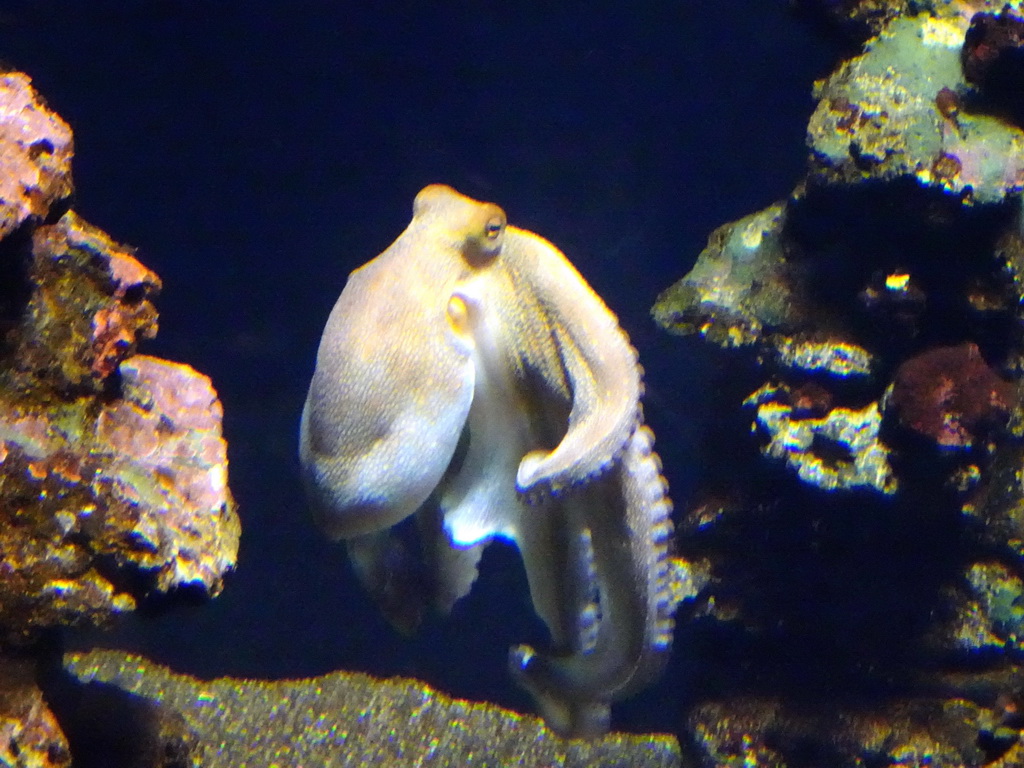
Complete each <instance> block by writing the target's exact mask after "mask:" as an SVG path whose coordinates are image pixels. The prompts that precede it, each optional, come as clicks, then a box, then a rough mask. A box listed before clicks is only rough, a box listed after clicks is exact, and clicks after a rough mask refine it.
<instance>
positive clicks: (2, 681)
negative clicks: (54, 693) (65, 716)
mask: <svg viewBox="0 0 1024 768" xmlns="http://www.w3.org/2000/svg"><path fill="white" fill-rule="evenodd" d="M34 668H35V665H34V664H33V663H32V662H31V661H29V660H26V659H16V658H11V657H7V656H0V765H3V766H12V767H14V766H16V767H17V768H66V766H69V765H71V753H70V752H69V751H68V743H67V739H65V738H64V734H63V733H62V732H61V729H60V727H59V726H58V725H57V721H56V719H55V718H54V716H53V713H52V712H51V711H50V709H49V708H48V707H47V706H46V703H45V702H44V701H43V696H42V694H41V693H40V692H39V689H38V688H37V687H36V685H35V680H34Z"/></svg>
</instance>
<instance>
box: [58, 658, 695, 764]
mask: <svg viewBox="0 0 1024 768" xmlns="http://www.w3.org/2000/svg"><path fill="white" fill-rule="evenodd" d="M66 665H67V668H68V669H69V670H70V671H71V673H72V674H73V675H74V676H75V677H76V678H78V679H79V680H80V681H81V682H82V683H86V684H90V683H91V684H93V685H98V684H99V683H104V684H106V685H105V686H104V688H105V689H106V690H107V691H110V690H112V689H113V690H119V691H122V692H124V693H123V696H122V697H121V699H120V702H119V701H118V699H117V697H111V698H109V699H108V702H109V704H108V707H109V711H111V712H116V711H118V710H120V709H123V708H125V707H126V706H128V707H131V708H133V709H137V708H138V706H139V705H138V704H137V703H132V702H131V700H132V698H133V697H134V698H135V699H136V702H137V700H138V699H139V698H141V699H143V700H144V701H145V702H148V703H149V704H150V705H152V706H154V707H156V708H159V709H160V710H163V711H164V712H168V711H169V712H171V713H179V714H180V716H181V717H182V718H183V719H184V721H185V724H186V729H187V731H188V732H191V733H193V734H195V736H196V739H197V742H196V743H195V746H194V747H193V748H191V749H189V750H187V751H185V750H182V748H181V744H182V738H181V737H180V736H179V735H175V736H173V741H172V746H173V748H174V749H176V750H178V751H179V753H184V754H187V759H186V758H184V757H183V759H182V760H181V761H180V763H177V765H183V766H184V765H195V766H199V765H202V766H204V768H219V767H220V766H223V768H237V766H241V765H246V766H250V768H260V767H261V766H266V768H271V767H272V766H301V765H310V766H312V765H316V766H324V767H325V768H329V767H330V766H354V765H387V766H393V767H394V768H403V767H404V766H424V765H431V766H438V767H439V768H444V767H445V766H453V767H454V766H458V767H459V768H471V767H474V766H480V767H481V768H482V767H483V766H504V765H523V766H554V765H558V766H564V768H600V766H621V767H622V768H625V766H629V767H630V768H674V767H675V766H679V765H680V754H679V746H678V744H677V743H676V741H675V739H674V738H672V737H671V736H657V735H651V736H638V735H632V734H622V733H612V734H609V735H607V736H605V737H603V738H601V739H597V740H587V741H583V740H573V741H566V740H563V739H560V738H558V737H557V736H555V735H554V734H552V733H551V732H550V731H549V730H547V728H545V727H544V724H543V722H542V721H541V720H540V719H538V718H534V717H529V716H525V715H519V714H516V713H515V712H510V711H508V710H503V709H501V708H499V707H496V706H494V705H492V704H474V703H471V702H468V701H461V700H457V699H450V698H448V697H446V696H444V695H443V694H441V693H439V692H437V691H435V690H433V689H432V688H430V687H428V686H426V685H424V684H422V683H419V682H416V681H414V680H403V679H400V678H394V679H391V680H376V679H374V678H371V677H368V676H367V675H363V674H358V673H348V672H335V673H332V674H329V675H324V676H323V677H318V678H313V679H308V680H282V681H277V682H270V681H259V680H234V679H229V678H221V679H217V680H195V679H193V678H189V677H185V676H183V675H175V674H172V673H171V672H169V671H168V670H167V669H164V668H161V667H159V666H156V665H153V664H150V663H148V662H146V661H145V660H144V659H141V658H139V657H137V656H125V655H123V654H120V653H117V652H112V651H110V652H108V651H94V652H92V653H89V654H84V655H79V654H74V655H71V656H70V657H68V658H67V659H66ZM89 696H90V691H89V689H88V688H87V689H86V691H85V697H86V699H87V698H88V697H89ZM79 707H80V708H83V709H88V707H89V702H88V701H84V702H82V703H80V704H79ZM157 721H158V719H157ZM150 722H152V720H151V721H150ZM139 725H140V726H142V727H147V726H146V723H144V722H139ZM102 728H105V729H107V730H106V731H103V730H100V731H97V732H93V733H92V739H93V742H94V743H93V751H94V757H95V759H102V757H103V755H104V754H105V753H104V752H103V751H102V750H103V749H104V748H106V749H111V748H113V747H112V746H111V745H109V744H108V745H107V746H106V747H104V744H103V742H104V739H110V740H111V741H112V742H114V743H115V744H116V743H117V742H118V738H117V735H116V730H117V729H118V725H117V723H112V722H110V720H109V719H108V720H107V721H106V722H105V723H104V724H102ZM133 741H134V742H135V743H136V744H138V745H140V748H142V747H141V745H146V744H150V743H152V741H153V739H152V738H151V737H146V736H145V734H141V733H140V734H139V737H138V738H136V739H133ZM146 764H147V765H148V764H149V763H146Z"/></svg>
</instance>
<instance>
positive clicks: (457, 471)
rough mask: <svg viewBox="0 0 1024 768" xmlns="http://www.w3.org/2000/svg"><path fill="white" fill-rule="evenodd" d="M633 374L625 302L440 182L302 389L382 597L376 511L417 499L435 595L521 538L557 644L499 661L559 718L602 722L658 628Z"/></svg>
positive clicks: (347, 305)
mask: <svg viewBox="0 0 1024 768" xmlns="http://www.w3.org/2000/svg"><path fill="white" fill-rule="evenodd" d="M641 389H642V387H641V372H640V367H639V365H638V362H637V359H636V353H635V351H634V350H633V348H632V346H631V345H630V344H629V341H628V339H627V337H626V335H625V333H624V332H623V331H622V330H621V328H620V327H619V325H618V321H617V320H616V318H615V316H614V315H613V314H612V313H611V311H610V310H609V309H608V308H607V307H606V306H605V304H604V302H603V301H602V300H601V299H600V298H599V297H598V296H597V294H595V293H594V292H593V290H592V289H591V288H590V286H589V285H588V284H587V283H586V281H585V280H584V279H583V278H582V277H581V276H580V274H579V273H578V272H577V271H576V269H575V268H574V267H573V266H572V264H570V263H569V261H568V260H567V259H566V258H565V256H564V255H563V254H562V253H561V252H560V251H559V250H558V249H557V248H555V247H554V246H553V245H552V244H551V243H549V242H548V241H546V240H544V239H543V238H541V237H539V236H537V235H535V234H533V233H531V232H528V231H526V230H522V229H518V228H516V227H513V226H509V225H508V224H507V223H506V218H505V214H504V212H503V211H502V209H501V208H499V207H498V206H496V205H494V204H491V203H481V202H478V201H476V200H472V199H470V198H468V197H465V196H463V195H461V194H459V193H458V192H456V191H455V190H453V189H451V188H450V187H447V186H443V185H432V186H429V187H426V188H425V189H423V190H422V191H421V192H420V193H419V194H418V195H417V196H416V200H415V202H414V205H413V218H412V221H411V222H410V224H409V226H408V227H407V228H406V230H405V231H404V232H403V233H402V234H401V235H400V236H399V237H398V239H397V240H396V241H395V242H394V243H393V244H392V245H391V246H390V247H389V248H388V249H387V250H385V251H384V252H383V253H382V254H381V255H380V256H378V257H377V258H375V259H373V260H372V261H370V262H369V263H367V264H365V265H363V266H362V267H360V268H359V269H357V270H355V271H354V272H353V273H352V274H351V276H350V277H349V281H348V283H347V284H346V286H345V290H344V291H343V292H342V294H341V296H340V298H339V299H338V302H337V304H336V305H335V307H334V309H333V311H332V312H331V315H330V318H329V319H328V322H327V326H326V328H325V329H324V334H323V338H322V340H321V344H320V349H319V352H318V355H317V364H316V370H315V372H314V375H313V380H312V383H311V385H310V389H309V395H308V397H307V400H306V404H305V407H304V409H303V415H302V423H301V428H300V459H301V463H302V467H303V473H304V476H305V481H306V485H307V488H308V491H309V495H310V500H311V506H312V508H313V511H314V514H315V516H316V519H317V520H318V522H319V524H320V525H321V527H322V528H323V529H324V530H325V531H326V533H327V534H328V535H329V536H331V537H332V538H344V539H348V540H349V549H350V552H351V554H352V556H353V561H354V563H355V565H356V569H357V572H358V573H360V575H361V576H362V578H363V579H364V582H366V583H367V586H368V587H369V588H370V589H371V591H374V592H375V593H377V596H378V598H379V599H380V598H382V593H383V591H384V590H385V585H387V588H388V589H391V590H392V592H394V584H395V583H399V581H400V580H398V579H396V578H394V577H393V574H390V573H387V569H388V568H391V567H393V566H392V565H391V558H390V557H388V556H387V555H386V554H385V553H387V552H389V551H391V544H390V538H389V537H390V534H389V532H388V529H389V528H390V527H391V526H393V525H395V524H397V523H399V522H400V521H402V520H403V519H405V518H406V517H408V516H409V515H412V514H414V513H416V514H417V519H418V520H419V521H420V529H421V533H422V534H423V535H424V536H425V538H426V544H425V546H424V552H425V553H426V556H427V557H428V559H429V560H430V561H431V562H430V563H429V564H428V565H429V567H430V568H431V570H432V571H433V573H432V579H433V581H434V595H433V598H432V599H433V602H434V604H435V605H437V606H438V607H440V608H441V609H442V610H443V609H447V608H450V606H451V604H452V603H453V602H454V600H456V599H458V597H460V596H461V595H463V594H465V593H466V592H467V591H468V589H469V587H470V586H471V584H472V582H473V580H474V578H475V576H476V564H477V561H478V559H479V556H480V551H481V550H482V548H483V546H485V545H486V544H487V543H488V542H489V541H490V540H491V539H492V538H493V537H495V536H503V537H505V538H508V539H510V540H512V541H513V542H515V543H516V544H517V546H518V547H519V549H520V551H521V552H522V554H523V558H524V562H525V565H526V570H527V576H528V579H529V583H530V591H531V596H532V598H533V602H534V605H535V607H536V609H537V611H538V613H539V614H540V616H541V618H543V619H544V621H545V622H546V623H547V625H548V627H549V628H550V630H551V634H552V641H553V644H554V646H555V651H556V653H557V654H558V655H557V656H555V657H547V656H542V655H540V654H537V653H535V652H534V651H533V650H532V649H530V648H526V647H519V648H515V649H513V650H512V653H511V658H510V663H511V665H512V671H513V674H514V675H515V676H516V678H517V680H519V682H520V683H521V684H522V685H523V686H524V687H526V688H527V689H528V690H529V691H530V692H531V693H532V694H533V695H534V697H535V698H536V699H537V702H538V706H539V707H540V709H541V711H542V713H543V714H544V716H545V718H546V719H547V720H548V722H549V724H550V725H552V726H553V727H554V728H556V730H558V731H560V732H562V733H564V734H566V735H591V734H595V733H599V732H601V731H603V730H605V729H606V728H607V725H608V716H609V713H608V704H609V703H610V701H612V700H614V699H617V698H620V697H621V696H623V695H626V694H627V693H630V692H632V691H634V690H636V689H637V688H638V687H641V686H642V685H643V684H644V683H646V682H647V681H649V680H650V679H651V678H652V677H654V676H655V674H656V673H657V671H659V670H660V667H661V665H662V664H663V663H664V659H665V656H666V655H667V653H668V650H669V647H670V642H671V631H672V619H671V610H672V606H671V605H669V603H668V597H667V595H668V591H669V590H668V588H667V584H666V579H667V575H666V562H667V558H668V549H669V544H670V542H669V539H670V533H671V524H670V522H669V513H670V510H671V503H670V502H669V500H668V496H667V488H666V486H665V483H664V480H663V479H662V478H661V475H660V463H659V462H658V459H657V455H656V454H655V453H654V452H653V448H652V445H653V435H652V434H651V433H650V430H648V429H647V428H646V427H643V426H642V411H641V409H640V405H639V402H640V395H641ZM457 449H458V450H457ZM453 459H454V460H453ZM595 593H596V594H597V595H598V597H597V602H598V603H599V605H600V613H601V618H600V621H599V622H598V621H590V624H592V625H593V626H588V619H587V618H586V617H588V616H591V615H593V614H594V612H595V604H594V603H595ZM412 599H414V598H413V597H412V596H407V595H405V594H404V593H401V592H399V593H398V594H390V595H385V596H383V599H380V602H381V603H382V607H383V608H384V609H385V611H386V612H393V613H402V612H405V611H407V610H410V609H409V607H408V606H406V605H403V604H402V603H403V602H407V601H409V600H412ZM389 606H390V609H389ZM412 614H413V615H414V616H418V613H417V612H416V611H415V610H412ZM399 623H401V622H399Z"/></svg>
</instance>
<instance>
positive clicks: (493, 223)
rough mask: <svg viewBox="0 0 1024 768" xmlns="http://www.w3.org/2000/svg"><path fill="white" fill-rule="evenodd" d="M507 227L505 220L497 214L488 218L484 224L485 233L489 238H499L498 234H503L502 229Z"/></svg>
mask: <svg viewBox="0 0 1024 768" xmlns="http://www.w3.org/2000/svg"><path fill="white" fill-rule="evenodd" d="M504 228H505V222H503V221H502V220H501V219H500V218H498V217H497V216H495V217H494V218H492V219H488V221H487V223H486V224H485V225H484V235H485V236H486V237H487V239H488V240H497V239H498V235H500V234H501V231H502V229H504Z"/></svg>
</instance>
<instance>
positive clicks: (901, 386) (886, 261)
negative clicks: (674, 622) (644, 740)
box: [653, 0, 1024, 768]
mask: <svg viewBox="0 0 1024 768" xmlns="http://www.w3.org/2000/svg"><path fill="white" fill-rule="evenodd" d="M801 5H803V6H805V7H806V6H809V5H815V6H817V7H818V8H819V9H824V10H827V11H828V12H830V13H833V12H834V13H835V14H847V16H846V17H847V18H849V19H852V18H854V17H855V16H857V15H858V14H860V16H859V18H860V20H861V22H863V23H865V24H866V23H871V24H872V26H873V27H874V31H875V33H876V36H875V37H874V38H873V39H872V40H871V41H869V42H868V43H867V44H866V45H865V48H864V50H863V52H862V53H861V55H859V56H857V57H856V58H853V59H852V60H850V61H847V62H845V63H843V64H841V65H840V66H839V67H838V69H837V70H836V71H835V72H834V73H833V74H832V75H831V76H830V77H828V78H827V79H825V80H823V81H822V82H820V83H819V84H818V85H817V86H816V93H817V96H818V98H819V103H818V106H817V109H816V110H815V113H814V115H813V116H812V118H811V120H810V124H809V128H808V141H809V144H810V148H811V157H810V158H809V165H808V174H807V177H806V178H805V179H804V180H803V181H802V182H801V183H800V184H799V185H798V187H797V189H796V190H795V191H794V193H793V195H792V196H791V197H790V199H789V200H788V201H787V202H785V203H784V204H777V205H775V206H772V207H771V208H770V209H768V210H767V211H762V212H759V213H755V214H752V215H750V216H747V217H745V218H743V219H741V220H740V221H738V222H735V223H733V224H727V225H725V226H723V227H720V228H719V229H717V230H716V231H715V232H714V233H713V235H712V237H711V239H710V240H709V245H708V247H707V248H706V249H705V250H704V251H703V252H702V253H701V254H700V256H699V257H698V259H697V263H696V264H695V265H694V267H693V268H692V270H691V271H690V273H689V274H687V275H685V276H684V277H683V278H682V280H680V281H679V282H677V283H676V284H675V285H674V286H672V288H670V289H669V290H667V291H666V292H665V293H663V294H662V296H661V297H659V300H658V304H657V305H656V306H655V308H654V310H653V314H654V316H655V319H656V320H657V321H658V322H659V323H661V324H662V325H663V326H664V327H666V328H667V329H669V330H671V331H673V332H676V333H682V334H693V335H696V336H699V337H700V338H703V339H705V340H707V341H710V342H712V343H713V344H715V345H717V346H719V347H722V348H724V351H723V352H722V353H721V354H723V355H729V356H730V357H731V360H730V362H729V364H728V365H724V366H721V369H722V370H723V372H724V373H723V375H722V376H721V380H720V383H721V386H717V387H713V388H712V391H713V393H714V394H713V403H712V405H711V406H710V408H709V411H710V415H709V416H708V421H709V423H710V424H712V425H714V428H711V429H708V430H707V445H706V446H705V450H704V451H703V452H702V453H703V455H704V456H706V457H707V458H706V460H705V463H704V465H703V466H702V470H703V473H704V476H703V477H702V478H701V480H700V481H699V483H698V488H697V490H696V492H695V493H694V494H692V496H691V498H693V499H694V500H695V501H694V502H693V505H692V508H691V509H689V510H685V511H684V514H683V515H682V519H681V520H680V521H679V523H678V526H677V530H678V531H679V532H680V535H679V536H678V537H677V542H678V546H679V548H680V550H681V552H682V554H683V555H684V556H685V557H686V558H687V560H688V561H690V562H705V563H708V565H709V567H710V579H709V580H708V581H707V582H706V584H705V587H704V589H703V591H702V593H701V596H700V597H701V598H702V599H703V602H702V603H697V604H696V605H697V610H698V615H699V616H700V619H701V620H700V621H695V622H690V623H683V624H682V626H681V631H682V632H683V633H687V632H690V633H692V634H693V635H695V636H696V641H695V643H694V644H693V645H692V646H691V648H695V649H696V651H695V652H696V654H697V655H698V657H699V658H698V661H697V662H696V663H695V664H694V666H695V667H697V668H699V669H700V672H699V673H697V676H698V678H700V679H699V680H698V683H697V685H696V686H695V687H696V689H697V690H698V691H699V693H697V694H696V698H697V699H698V701H697V703H696V704H695V705H694V706H693V708H692V709H691V710H690V711H689V713H688V716H687V718H686V720H685V722H684V726H683V728H684V731H685V732H686V734H687V735H688V738H689V740H690V743H692V744H693V745H694V748H695V750H696V753H697V761H698V762H699V764H701V765H704V766H709V768H710V767H711V766H716V767H724V766H730V765H739V764H755V763H756V764H757V765H764V766H776V767H777V768H790V767H792V766H799V765H823V766H824V765H828V766H832V765H837V766H838V765H879V766H890V765H921V766H923V765H929V766H949V767H950V768H952V767H953V766H955V767H956V768H965V767H966V766H978V767H979V768H980V766H999V767H1000V768H1004V767H1005V768H1009V766H1014V767H1015V768H1016V766H1019V765H1021V764H1022V761H1024V752H1022V746H1021V745H1022V744H1024V719H1022V718H1021V716H1020V711H1021V706H1022V704H1024V702H1022V700H1021V691H1022V690H1024V665H1022V664H1021V658H1022V650H1024V645H1022V639H1021V638H1022V637H1024V544H1022V542H1024V485H1022V482H1021V466H1024V402H1022V396H1021V381H1020V380H1021V377H1022V375H1024V373H1022V372H1024V332H1022V330H1021V328H1022V327H1024V277H1022V276H1024V235H1022V232H1024V226H1022V221H1024V219H1022V214H1021V210H1020V195H1021V192H1022V190H1024V132H1022V131H1021V129H1020V124H1019V122H1018V123H1017V124H1015V122H1014V120H1016V119H1017V118H1016V115H1015V113H1014V110H1013V108H1012V105H1011V104H1010V103H1009V101H1008V100H1007V98H1005V97H1006V94H1004V95H1003V99H1004V100H1003V101H1000V98H1001V97H1000V96H999V95H998V90H994V89H993V83H994V81H993V80H992V79H990V78H992V77H993V75H991V74H990V73H985V74H981V75H976V74H974V72H973V70H972V67H973V66H975V65H976V64H978V62H975V61H974V59H975V58H978V57H980V56H984V55H987V54H986V49H985V46H986V45H991V46H992V47H993V49H995V48H998V49H999V51H998V53H993V54H992V57H993V59H994V60H996V61H998V60H999V59H1000V58H1001V57H1005V59H1006V61H1007V62H1010V61H1012V60H1013V58H1014V57H1015V56H1016V53H1011V52H1013V51H1016V47H1017V43H1016V35H1017V31H1016V30H1017V28H1016V26H1015V24H1016V21H1012V22H1011V20H1010V17H1013V18H1014V19H1016V18H1019V17H1021V15H1022V14H1021V5H1022V4H1021V3H1020V2H1018V1H1015V2H1011V3H1005V4H1004V3H1002V2H999V3H994V2H985V1H984V0H938V2H933V3H927V4H921V3H908V4H900V3H896V2H894V3H872V2H865V3H860V2H852V3H847V2H837V3H828V2H825V3H802V4H801ZM901 5H905V6H906V8H905V9H904V8H901V7H900V6H901ZM1004 5H1005V8H1004ZM875 11H878V15H877V16H876V17H875V18H876V19H877V21H871V19H870V14H872V13H874V12H875ZM904 11H906V12H904ZM979 11H984V12H985V13H986V14H987V16H986V17H985V18H986V19H987V20H986V21H984V22H981V21H980V20H978V19H976V20H975V21H976V26H975V29H974V31H973V32H972V35H973V36H976V38H977V39H974V38H972V35H968V42H969V44H970V46H974V47H973V48H971V49H969V50H965V52H964V54H963V56H964V62H965V67H966V69H967V72H968V76H967V77H966V78H965V72H964V69H962V68H961V46H962V45H963V41H964V35H965V33H966V32H967V29H968V24H969V23H970V19H971V18H972V16H974V14H975V13H977V12H979ZM864 14H868V15H864ZM993 19H996V20H998V24H997V25H996V28H992V25H993V24H996V22H994V21H992V20H993ZM985 25H988V26H987V27H986V26H985ZM970 46H969V47H970ZM993 66H1004V65H1002V64H999V65H993ZM1005 66H1009V64H1007V65H1005ZM1010 80H1011V81H1012V82H1013V85H1014V87H1015V88H1016V89H1017V98H1020V92H1021V91H1020V83H1021V81H1022V80H1024V78H1022V77H1018V76H1014V77H1012V78H1010ZM751 392H753V394H750V393H751ZM743 406H746V407H745V408H744V407H743ZM936 448H938V449H939V450H936ZM765 458H767V459H769V461H765ZM701 605H702V606H703V608H701V607H700V606H701ZM701 651H703V653H701ZM701 683H703V684H704V687H702V686H701Z"/></svg>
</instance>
